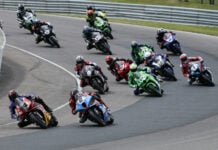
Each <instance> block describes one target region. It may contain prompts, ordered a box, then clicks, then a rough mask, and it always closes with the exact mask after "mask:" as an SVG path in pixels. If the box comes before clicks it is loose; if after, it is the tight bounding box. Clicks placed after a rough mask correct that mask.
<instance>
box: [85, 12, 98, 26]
mask: <svg viewBox="0 0 218 150" xmlns="http://www.w3.org/2000/svg"><path fill="white" fill-rule="evenodd" d="M95 19H96V14H95V13H94V11H93V10H92V9H90V10H88V11H87V18H86V22H87V23H88V25H89V26H90V27H94V22H95Z"/></svg>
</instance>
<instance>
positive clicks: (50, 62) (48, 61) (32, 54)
mask: <svg viewBox="0 0 218 150" xmlns="http://www.w3.org/2000/svg"><path fill="white" fill-rule="evenodd" d="M6 45H7V46H9V47H11V48H14V49H17V50H19V51H21V52H23V53H26V54H28V55H31V56H33V57H36V58H38V59H41V60H43V61H45V62H47V63H49V64H51V65H54V66H55V67H57V68H59V69H61V70H63V71H65V72H66V73H68V74H69V75H71V76H72V77H73V78H75V79H76V81H77V88H78V90H81V87H80V86H79V79H78V78H77V77H76V75H75V74H73V73H72V72H70V71H68V70H67V69H66V68H64V67H62V66H60V65H58V64H56V63H54V62H52V61H50V60H48V59H45V58H43V57H41V56H39V55H36V54H34V53H31V52H29V51H27V50H24V49H21V48H19V47H16V46H13V45H10V44H6ZM66 105H68V102H67V103H65V104H63V105H60V106H59V107H57V108H55V109H54V111H57V110H59V109H61V108H63V107H65V106H66Z"/></svg>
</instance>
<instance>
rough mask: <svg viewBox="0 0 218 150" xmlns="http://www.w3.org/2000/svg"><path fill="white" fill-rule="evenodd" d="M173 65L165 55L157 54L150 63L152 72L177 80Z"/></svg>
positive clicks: (167, 78)
mask: <svg viewBox="0 0 218 150" xmlns="http://www.w3.org/2000/svg"><path fill="white" fill-rule="evenodd" d="M173 67H174V66H173V65H172V64H171V63H170V62H169V60H167V58H166V56H165V55H158V56H157V57H155V59H154V61H153V63H152V68H153V73H154V74H156V75H160V76H162V77H164V78H165V79H166V80H171V81H177V78H176V77H175V73H174V69H173Z"/></svg>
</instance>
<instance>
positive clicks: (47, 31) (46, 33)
mask: <svg viewBox="0 0 218 150" xmlns="http://www.w3.org/2000/svg"><path fill="white" fill-rule="evenodd" d="M40 32H41V33H42V38H43V41H44V42H45V43H48V44H50V45H51V46H52V47H57V48H60V44H59V42H58V40H57V38H56V34H55V32H54V30H53V27H52V26H51V25H50V24H48V25H42V26H41V27H40Z"/></svg>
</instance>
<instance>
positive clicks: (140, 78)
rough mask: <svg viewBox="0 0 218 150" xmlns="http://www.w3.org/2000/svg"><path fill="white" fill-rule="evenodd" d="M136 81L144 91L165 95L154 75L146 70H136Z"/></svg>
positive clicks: (159, 95)
mask: <svg viewBox="0 0 218 150" xmlns="http://www.w3.org/2000/svg"><path fill="white" fill-rule="evenodd" d="M134 82H135V83H136V85H137V87H139V88H140V90H142V91H143V92H146V93H148V94H150V95H153V96H158V97H161V96H162V95H163V90H162V89H161V87H160V84H159V82H158V81H157V80H156V79H155V78H154V76H152V75H151V74H148V73H146V72H145V71H138V72H136V73H135V78H134Z"/></svg>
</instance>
